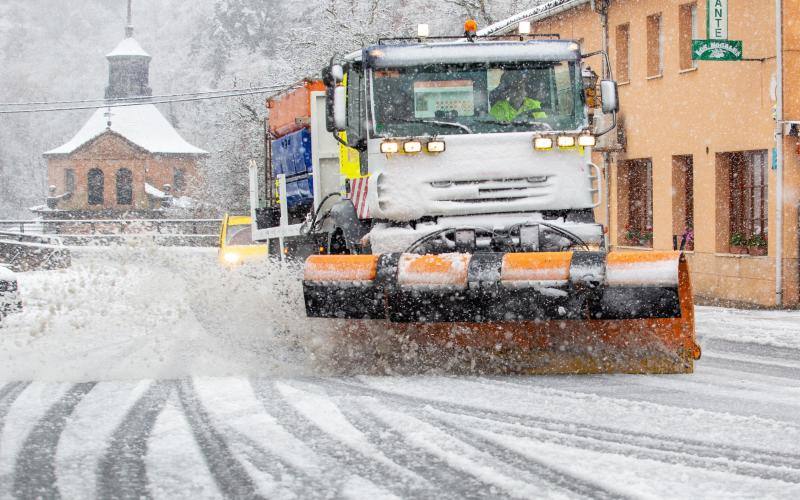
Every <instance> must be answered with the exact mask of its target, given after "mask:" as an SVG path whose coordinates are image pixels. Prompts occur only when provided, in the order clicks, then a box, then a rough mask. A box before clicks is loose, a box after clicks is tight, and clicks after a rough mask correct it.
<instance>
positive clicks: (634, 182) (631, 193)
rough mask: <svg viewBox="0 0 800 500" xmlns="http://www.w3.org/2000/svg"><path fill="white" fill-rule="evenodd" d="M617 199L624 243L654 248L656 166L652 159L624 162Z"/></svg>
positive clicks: (618, 182) (620, 168) (620, 173)
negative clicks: (654, 175)
mask: <svg viewBox="0 0 800 500" xmlns="http://www.w3.org/2000/svg"><path fill="white" fill-rule="evenodd" d="M617 186H618V187H617V189H618V193H617V199H618V200H619V212H620V213H619V219H618V220H620V221H621V222H622V223H623V224H621V225H620V226H621V228H622V233H621V234H620V235H619V236H620V238H621V240H622V244H624V245H630V246H636V247H652V246H653V163H652V161H651V160H650V159H642V160H630V161H625V162H622V163H620V166H619V173H618V178H617Z"/></svg>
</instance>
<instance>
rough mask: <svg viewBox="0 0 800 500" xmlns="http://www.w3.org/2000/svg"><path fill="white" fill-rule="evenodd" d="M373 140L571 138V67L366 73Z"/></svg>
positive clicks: (575, 110)
mask: <svg viewBox="0 0 800 500" xmlns="http://www.w3.org/2000/svg"><path fill="white" fill-rule="evenodd" d="M371 99H372V104H373V107H372V108H373V110H374V114H375V120H374V130H373V132H374V134H375V135H377V136H379V137H389V136H422V135H453V134H466V133H484V134H485V133H499V132H519V131H530V130H533V131H546V130H577V129H580V128H582V127H583V126H584V125H585V118H584V106H583V93H582V92H581V80H580V72H579V70H578V63H576V62H564V61H555V62H535V63H531V62H525V63H520V62H516V63H509V62H505V63H492V64H479V65H476V64H459V65H454V64H446V65H445V64H441V65H440V64H432V65H425V66H414V67H403V68H396V69H375V70H372V87H371Z"/></svg>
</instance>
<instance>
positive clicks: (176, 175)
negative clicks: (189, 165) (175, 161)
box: [172, 168, 186, 191]
mask: <svg viewBox="0 0 800 500" xmlns="http://www.w3.org/2000/svg"><path fill="white" fill-rule="evenodd" d="M172 187H173V188H174V189H175V191H183V190H184V189H186V170H184V169H182V168H176V169H175V171H174V172H173V173H172Z"/></svg>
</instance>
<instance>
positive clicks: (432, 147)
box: [427, 141, 445, 153]
mask: <svg viewBox="0 0 800 500" xmlns="http://www.w3.org/2000/svg"><path fill="white" fill-rule="evenodd" d="M427 148H428V153H442V152H444V150H445V145H444V141H428V145H427Z"/></svg>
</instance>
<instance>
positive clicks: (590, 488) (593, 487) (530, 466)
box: [333, 381, 627, 499]
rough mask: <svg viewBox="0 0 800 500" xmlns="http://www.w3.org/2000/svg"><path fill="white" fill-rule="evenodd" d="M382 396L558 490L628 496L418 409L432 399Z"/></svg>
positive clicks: (595, 495) (429, 404) (368, 389)
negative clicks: (498, 444) (501, 446)
mask: <svg viewBox="0 0 800 500" xmlns="http://www.w3.org/2000/svg"><path fill="white" fill-rule="evenodd" d="M333 382H335V383H339V384H342V385H344V386H347V387H349V388H351V389H355V390H357V391H358V390H360V389H364V390H365V391H364V393H369V392H371V391H373V390H374V389H373V388H371V387H368V386H365V385H361V384H351V383H346V382H343V381H333ZM378 391H379V390H378ZM387 394H388V393H387ZM382 399H390V400H393V402H396V403H398V407H400V408H402V410H400V409H398V408H394V410H395V411H402V412H403V413H404V414H406V415H409V413H408V410H409V409H410V410H412V412H413V413H412V414H410V415H409V416H411V417H413V418H416V419H419V420H421V421H423V422H425V423H427V424H428V425H431V426H433V427H435V428H437V429H439V430H441V431H442V432H444V433H446V434H448V435H451V436H453V437H454V438H456V439H458V440H459V441H462V442H463V443H465V444H467V445H469V446H472V447H474V448H475V449H477V450H480V451H482V452H484V453H486V454H488V455H489V456H491V457H493V458H494V459H496V460H498V461H499V462H501V463H504V464H508V465H509V466H511V467H513V468H516V469H519V470H522V471H526V472H529V473H531V474H533V475H534V476H535V477H537V478H539V479H541V480H542V481H544V482H546V483H548V484H550V485H552V486H555V487H557V488H559V489H561V490H564V491H566V492H570V493H574V494H576V495H578V496H579V497H583V498H599V499H617V498H627V497H626V495H624V494H622V493H621V492H617V491H612V490H610V489H608V488H606V487H605V486H604V485H602V484H599V483H595V482H592V481H588V480H585V479H583V478H582V477H579V476H576V475H574V474H571V473H570V472H568V471H563V470H560V469H558V468H555V467H552V466H550V465H548V464H547V463H545V462H544V461H540V460H535V459H533V458H531V457H529V456H524V455H521V454H519V453H517V452H515V451H512V450H508V449H504V448H498V446H497V444H496V443H492V442H491V441H489V440H487V439H485V438H483V437H480V436H478V435H475V434H473V433H470V432H468V431H465V430H463V429H461V428H459V427H458V426H455V425H452V424H451V423H448V422H446V421H444V420H440V419H437V418H435V417H432V416H431V415H424V414H423V413H426V412H425V411H420V410H421V409H423V410H424V409H425V408H426V407H433V406H438V405H436V404H435V403H433V402H430V401H428V400H424V399H420V400H416V398H404V397H400V398H394V397H391V396H390V397H388V398H382ZM409 406H411V408H408V407H409Z"/></svg>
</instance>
